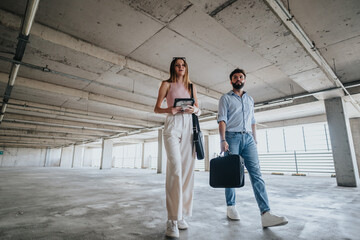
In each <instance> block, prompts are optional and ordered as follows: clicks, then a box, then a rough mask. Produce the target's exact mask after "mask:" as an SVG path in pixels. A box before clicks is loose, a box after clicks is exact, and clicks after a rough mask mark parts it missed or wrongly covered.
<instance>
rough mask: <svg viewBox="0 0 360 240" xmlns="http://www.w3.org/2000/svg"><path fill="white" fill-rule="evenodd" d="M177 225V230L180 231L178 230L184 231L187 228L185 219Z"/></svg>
mask: <svg viewBox="0 0 360 240" xmlns="http://www.w3.org/2000/svg"><path fill="white" fill-rule="evenodd" d="M177 224H178V229H180V230H186V229H188V227H189V225H188V224H187V222H186V221H185V219H182V220H179V221H177Z"/></svg>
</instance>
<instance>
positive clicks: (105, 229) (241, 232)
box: [0, 168, 360, 240]
mask: <svg viewBox="0 0 360 240" xmlns="http://www.w3.org/2000/svg"><path fill="white" fill-rule="evenodd" d="M246 177H247V179H246V186H245V187H244V188H242V189H239V190H238V191H237V198H238V210H239V212H240V214H241V220H240V221H238V222H233V221H230V220H228V219H227V218H226V207H225V201H224V193H223V189H212V188H210V187H209V185H208V173H205V172H196V180H195V182H196V184H195V199H194V212H193V216H192V217H191V218H189V219H188V222H189V225H190V228H189V229H188V230H186V231H181V233H180V239H196V240H198V239H210V240H211V239H216V240H218V239H226V240H227V239H327V240H328V239H360V236H359V233H360V231H359V230H358V229H359V225H360V219H359V217H360V189H359V188H344V187H338V186H336V181H335V179H334V178H330V177H309V176H307V177H295V176H286V175H285V176H274V175H264V179H265V181H266V183H267V189H268V194H269V199H270V204H271V207H272V210H273V211H274V212H276V213H279V214H283V215H285V216H287V217H288V219H289V224H288V225H286V226H281V227H274V228H268V229H263V228H262V227H261V222H260V215H259V212H258V208H257V205H256V203H255V199H254V195H253V193H252V188H251V186H250V182H249V179H248V176H246ZM164 180H165V175H164V174H156V173H155V172H154V171H152V170H140V169H112V170H97V169H60V168H0V194H1V195H0V239H166V237H165V220H166V210H165V195H164Z"/></svg>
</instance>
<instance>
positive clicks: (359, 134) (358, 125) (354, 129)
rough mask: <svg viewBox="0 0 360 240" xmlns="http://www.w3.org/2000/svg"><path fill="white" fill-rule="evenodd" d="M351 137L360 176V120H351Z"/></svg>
mask: <svg viewBox="0 0 360 240" xmlns="http://www.w3.org/2000/svg"><path fill="white" fill-rule="evenodd" d="M350 128H351V135H352V138H353V142H354V149H355V158H356V162H357V166H358V172H359V175H360V118H351V119H350Z"/></svg>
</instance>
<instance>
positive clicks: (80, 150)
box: [72, 145, 85, 168]
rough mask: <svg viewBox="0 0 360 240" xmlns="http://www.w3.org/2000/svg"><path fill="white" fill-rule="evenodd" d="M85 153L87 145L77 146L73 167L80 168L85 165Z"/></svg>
mask: <svg viewBox="0 0 360 240" xmlns="http://www.w3.org/2000/svg"><path fill="white" fill-rule="evenodd" d="M84 153H85V146H83V145H76V146H75V152H74V159H73V164H72V167H73V168H80V167H82V166H83V161H84Z"/></svg>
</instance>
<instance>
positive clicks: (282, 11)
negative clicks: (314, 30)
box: [265, 0, 360, 112]
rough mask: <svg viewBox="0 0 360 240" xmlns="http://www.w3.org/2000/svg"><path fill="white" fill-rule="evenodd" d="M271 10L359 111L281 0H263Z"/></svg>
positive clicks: (359, 109) (358, 108) (357, 105)
mask: <svg viewBox="0 0 360 240" xmlns="http://www.w3.org/2000/svg"><path fill="white" fill-rule="evenodd" d="M265 1H266V2H267V3H268V5H269V6H270V7H271V8H272V10H273V11H274V12H275V13H276V14H277V15H278V16H279V18H280V19H281V21H282V22H283V23H284V24H285V26H287V28H288V29H289V30H290V31H291V32H292V34H293V35H294V36H295V38H296V39H297V40H298V41H299V42H300V44H302V45H303V46H304V48H305V50H306V51H307V52H308V53H309V54H310V56H311V57H312V58H313V59H314V61H315V62H316V63H317V64H318V66H319V67H320V69H321V70H322V71H323V72H324V73H325V74H326V76H328V78H329V79H330V80H331V81H333V82H334V83H335V85H336V86H337V87H340V88H341V89H342V90H343V91H344V92H345V93H346V94H347V95H348V96H349V98H350V101H351V103H352V105H353V106H354V107H355V108H356V110H358V111H359V112H360V106H359V104H358V103H357V101H356V100H355V99H354V98H353V97H352V96H351V94H350V93H349V91H348V90H347V89H346V88H345V86H344V85H343V84H342V82H341V81H340V80H339V78H338V77H337V76H336V74H335V72H334V71H333V70H332V68H331V67H330V65H329V64H328V63H327V62H326V60H325V59H324V58H323V56H322V55H321V54H320V52H319V51H318V49H317V48H316V46H315V43H314V42H313V41H311V39H310V38H309V37H308V36H307V34H306V33H305V31H304V30H303V29H302V28H301V26H300V25H299V24H298V23H297V21H296V20H295V18H294V16H293V15H292V14H291V13H290V11H289V10H287V9H286V7H285V6H284V5H283V3H282V2H281V0H265Z"/></svg>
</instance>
